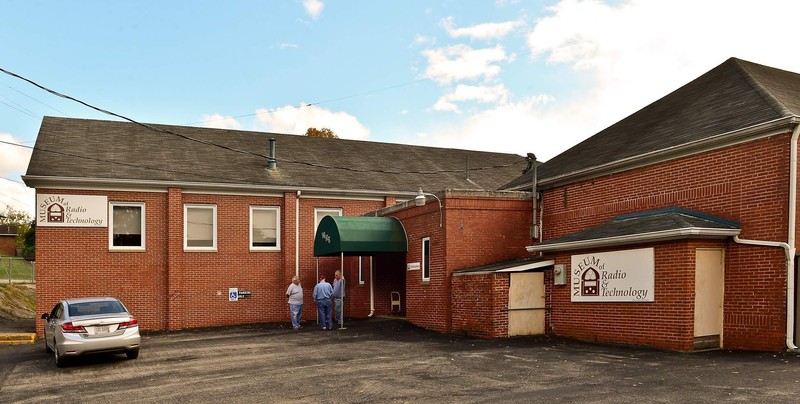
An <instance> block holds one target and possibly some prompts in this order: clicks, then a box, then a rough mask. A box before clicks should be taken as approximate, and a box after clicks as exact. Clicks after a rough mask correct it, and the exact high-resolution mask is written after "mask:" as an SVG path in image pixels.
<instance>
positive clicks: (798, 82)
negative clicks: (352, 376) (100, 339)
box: [24, 59, 800, 351]
mask: <svg viewBox="0 0 800 404" xmlns="http://www.w3.org/2000/svg"><path fill="white" fill-rule="evenodd" d="M798 137H800V75H798V74H796V73H791V72H786V71H782V70H778V69H774V68H770V67H766V66H762V65H758V64H754V63H750V62H746V61H743V60H739V59H729V60H728V61H726V62H724V63H723V64H721V65H719V66H718V67H716V68H714V69H712V70H711V71H709V72H708V73H706V74H704V75H702V76H700V77H699V78H697V79H695V80H694V81H692V82H690V83H688V84H686V85H685V86H683V87H681V88H679V89H677V90H676V91H674V92H672V93H670V94H668V95H666V96H665V97H663V98H661V99H660V100H657V101H655V102H654V103H652V104H651V105H648V106H647V107H645V108H643V109H641V110H640V111H637V112H635V113H634V114H632V115H630V116H629V117H627V118H625V119H623V120H621V121H619V122H617V123H616V124H614V125H612V126H610V127H609V128H607V129H605V130H603V131H601V132H599V133H597V134H596V135H594V136H592V137H590V138H588V139H587V140H585V141H583V142H581V143H580V144H578V145H576V146H574V147H572V148H571V149H569V150H567V151H566V152H564V153H562V154H560V155H559V156H556V157H555V158H553V159H551V160H549V161H547V162H546V163H543V164H541V165H538V166H537V168H536V169H534V170H527V171H525V173H524V174H522V175H520V172H522V171H523V170H524V169H526V167H527V168H529V167H528V164H527V161H526V159H525V158H523V157H521V156H518V155H509V154H498V153H482V152H472V151H463V150H453V149H435V148H424V147H416V146H405V145H388V144H380V143H370V142H355V141H347V140H331V139H316V138H307V137H302V136H287V135H277V134H264V133H253V132H239V131H228V130H217V129H198V128H186V127H171V126H162V125H157V126H151V125H146V126H143V125H135V124H129V123H119V122H104V121H89V120H76V119H63V118H45V120H44V121H43V123H42V129H41V131H40V135H39V138H38V140H37V145H36V150H35V151H34V154H33V156H32V158H31V164H30V166H29V169H28V173H27V174H26V176H25V177H24V179H25V181H26V183H27V184H28V185H29V186H32V187H34V188H36V191H37V198H38V203H37V207H38V209H40V212H37V221H39V223H38V227H37V256H38V257H37V259H38V261H37V306H38V310H39V311H43V310H47V309H49V305H51V304H52V303H53V302H55V301H56V300H57V299H59V298H61V297H64V296H69V295H76V294H80V295H86V294H112V295H117V296H119V297H120V298H122V299H123V300H124V301H125V302H126V303H127V304H129V305H130V306H131V307H132V310H133V311H134V313H135V314H137V316H138V317H139V318H140V319H141V320H142V326H143V328H144V329H150V330H154V329H180V328H188V327H201V326H214V325H226V324H239V323H253V322H263V321H288V316H287V310H286V302H285V297H284V295H283V293H284V291H285V289H286V285H288V282H289V279H290V278H291V276H292V275H294V274H299V275H300V277H301V281H302V283H303V285H304V287H305V289H306V291H307V295H310V291H311V288H312V287H313V285H314V282H315V279H316V276H315V275H316V273H317V271H321V272H323V273H326V274H328V275H329V276H330V275H331V274H332V273H333V271H335V270H336V269H339V268H342V269H344V272H345V276H346V277H347V279H348V286H347V295H348V299H347V300H346V304H345V313H346V315H347V316H350V317H367V316H371V315H376V314H377V315H382V314H389V313H391V312H392V311H393V310H394V309H395V306H393V302H392V301H391V299H390V293H391V292H398V294H399V295H400V296H401V309H400V311H402V312H403V313H404V314H405V316H406V318H407V319H408V320H409V321H411V322H413V323H414V324H417V325H419V326H422V327H425V328H428V329H432V330H437V331H440V332H455V333H465V334H470V335H475V336H479V337H484V338H497V337H507V336H513V335H525V334H537V333H549V334H555V335H562V336H568V337H573V338H578V339H583V340H592V341H604V342H614V343H624V344H633V345H647V346H653V347H659V348H665V349H672V350H679V351H693V350H698V349H708V348H725V349H743V350H780V349H783V348H784V347H789V348H794V347H795V341H796V338H795V336H796V335H797V334H798V332H797V330H796V324H797V322H796V320H795V307H796V303H797V298H796V296H797V295H798V294H797V293H796V281H795V279H796V275H797V270H796V265H795V262H796V256H795V254H796V253H795V250H796V234H797V226H796V222H797V219H796V217H797V216H796V210H797V152H798V147H797V139H798ZM269 138H275V139H276V141H277V150H278V151H277V153H272V152H267V149H268V148H267V144H268V139H269ZM254 150H264V151H263V152H253V151H254ZM284 156H285V157H284ZM528 161H529V160H528ZM275 165H276V166H275ZM418 167H421V168H418ZM502 184H505V185H502ZM534 184H535V185H534ZM533 187H535V188H536V190H537V193H536V195H537V198H536V199H535V200H536V203H535V204H532V198H531V195H532V194H531V192H530V191H531V189H532V188H533ZM422 190H425V191H429V192H430V191H434V192H435V194H426V193H424V192H421V191H422ZM426 196H427V198H426ZM81 198H85V199H81ZM98 198H99V199H98ZM417 201H419V202H422V201H425V202H427V203H423V204H417V203H415V202H417ZM81 204H83V205H86V206H89V207H91V206H94V205H97V206H100V208H97V207H95V208H89V210H92V209H94V210H97V209H99V210H100V211H101V214H99V215H97V216H96V217H87V218H81V219H80V220H77V219H75V217H76V215H78V214H80V213H82V212H80V209H77V208H76V206H77V207H79V206H78V205H81ZM56 205H58V206H56ZM81 206H82V205H81ZM103 207H105V208H103ZM104 209H105V210H104ZM50 215H52V218H53V220H54V222H53V223H52V224H51V225H50V226H48V225H47V224H46V223H45V225H44V226H43V223H42V222H41V221H47V219H48V218H49V217H51V216H50ZM60 215H72V217H71V218H70V217H66V216H60ZM325 215H331V216H340V215H341V216H346V217H352V216H361V215H364V216H367V217H381V218H386V217H391V218H394V219H392V220H396V221H398V222H399V225H400V226H401V227H402V232H403V233H404V234H405V237H406V239H405V242H406V248H407V251H406V252H385V251H380V250H379V249H378V250H369V249H367V250H369V251H366V250H365V251H362V247H352V248H350V247H342V248H340V249H339V250H333V252H332V253H331V254H328V253H326V254H317V246H316V243H321V240H320V239H321V238H323V239H325V238H329V236H330V234H327V233H326V234H322V233H323V232H320V231H317V230H319V229H316V226H317V224H318V223H320V220H322V217H323V216H325ZM59 220H63V222H59ZM81 221H82V222H81ZM326 221H327V222H333V224H334V225H335V224H337V223H339V222H337V221H336V220H333V219H326ZM346 222H347V221H346V220H341V224H345V223H346ZM137 223H138V224H137ZM326 225H327V224H326ZM367 227H369V226H367ZM342 230H343V231H350V230H345V229H342ZM361 231H362V232H365V234H366V233H368V232H369V231H366V230H361ZM352 235H353V234H350V235H348V236H352ZM532 235H533V236H534V239H533V241H532V238H531V236H532ZM367 236H368V237H367V238H369V237H371V236H369V234H367ZM325 242H330V240H328V239H326V240H325ZM339 254H341V255H339ZM315 255H323V256H319V257H315ZM327 255H332V256H327ZM230 288H237V289H238V291H239V292H240V295H242V296H245V297H244V298H241V299H239V300H238V301H235V302H231V301H230V299H229V296H228V291H229V289H230ZM242 292H244V293H242ZM311 306H312V305H311V304H310V296H306V307H307V309H306V310H304V314H305V315H304V317H305V318H306V319H313V318H314V315H315V313H314V311H313V308H312V307H311ZM309 309H311V310H309Z"/></svg>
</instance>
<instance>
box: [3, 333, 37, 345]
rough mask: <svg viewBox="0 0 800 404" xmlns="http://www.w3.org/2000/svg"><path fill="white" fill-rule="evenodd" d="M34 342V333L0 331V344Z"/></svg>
mask: <svg viewBox="0 0 800 404" xmlns="http://www.w3.org/2000/svg"><path fill="white" fill-rule="evenodd" d="M35 342H36V334H35V333H0V345H21V344H33V343H35Z"/></svg>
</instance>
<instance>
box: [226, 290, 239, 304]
mask: <svg viewBox="0 0 800 404" xmlns="http://www.w3.org/2000/svg"><path fill="white" fill-rule="evenodd" d="M228 301H229V302H238V301H239V288H228Z"/></svg>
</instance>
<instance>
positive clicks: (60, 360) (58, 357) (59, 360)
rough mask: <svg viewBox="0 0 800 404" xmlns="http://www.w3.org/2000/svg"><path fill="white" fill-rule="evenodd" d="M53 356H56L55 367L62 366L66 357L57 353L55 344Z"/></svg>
mask: <svg viewBox="0 0 800 404" xmlns="http://www.w3.org/2000/svg"><path fill="white" fill-rule="evenodd" d="M53 356H55V358H56V367H59V368H63V367H64V363H65V361H66V359H65V358H64V357H63V356H61V355H59V353H58V346H57V345H53Z"/></svg>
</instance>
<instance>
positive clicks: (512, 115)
mask: <svg viewBox="0 0 800 404" xmlns="http://www.w3.org/2000/svg"><path fill="white" fill-rule="evenodd" d="M554 101H555V100H554V99H553V97H551V96H549V95H537V96H533V97H529V98H527V99H525V100H522V101H520V102H515V103H507V104H503V105H499V106H496V107H494V108H491V109H489V110H485V111H481V112H479V113H476V114H473V115H470V116H468V117H467V118H466V119H465V120H464V121H462V122H460V123H457V124H453V125H443V126H440V127H437V128H435V130H431V131H430V132H431V133H433V134H432V135H426V136H420V135H419V134H418V135H417V136H416V137H415V138H413V139H409V141H411V142H414V143H417V144H425V145H428V146H436V147H453V145H458V146H457V147H458V148H459V149H471V150H486V151H495V152H505V153H515V154H520V155H525V154H526V153H528V152H531V153H535V154H536V156H537V157H538V159H539V160H542V161H544V159H548V158H551V157H553V156H555V155H556V154H558V152H560V151H561V150H559V149H558V148H559V145H558V144H556V143H553V142H551V141H550V140H552V139H559V138H560V139H565V140H566V141H575V140H576V134H577V135H579V134H580V133H582V132H581V128H582V123H581V122H580V119H577V117H570V116H563V114H565V110H557V109H553V108H552V104H553V102H554ZM570 118H572V119H570Z"/></svg>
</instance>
